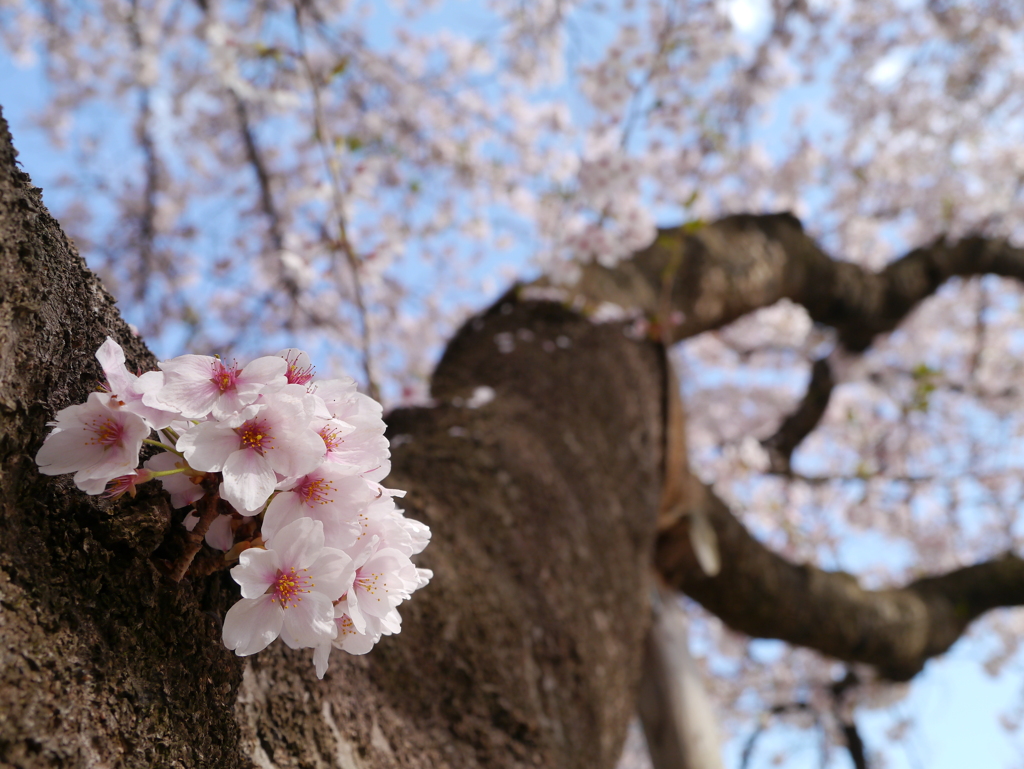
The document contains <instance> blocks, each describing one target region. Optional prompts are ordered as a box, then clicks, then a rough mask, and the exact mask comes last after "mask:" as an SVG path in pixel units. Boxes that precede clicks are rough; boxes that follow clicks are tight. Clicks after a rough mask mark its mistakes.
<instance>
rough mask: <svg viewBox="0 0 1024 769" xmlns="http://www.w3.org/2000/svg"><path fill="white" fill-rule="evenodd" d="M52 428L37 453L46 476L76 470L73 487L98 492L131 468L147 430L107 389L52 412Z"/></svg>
mask: <svg viewBox="0 0 1024 769" xmlns="http://www.w3.org/2000/svg"><path fill="white" fill-rule="evenodd" d="M51 424H53V425H54V430H53V432H52V433H50V434H49V435H48V436H47V437H46V442H45V443H43V446H42V448H40V449H39V452H38V453H37V454H36V464H37V465H39V472H41V473H44V474H45V475H61V474H63V473H75V485H76V486H78V487H79V488H80V489H82V490H83V491H86V492H87V493H90V494H99V493H101V492H102V491H103V489H104V488H105V487H106V484H107V482H108V481H111V480H113V479H114V478H117V477H119V476H122V475H128V474H129V473H132V472H134V471H135V468H136V467H138V465H139V450H140V449H141V448H142V441H143V439H144V438H145V437H146V436H147V435H149V433H150V428H149V426H148V425H147V424H146V422H145V421H144V420H143V419H142V417H140V416H139V415H138V414H135V413H133V412H131V411H129V410H127V409H125V408H122V407H121V406H120V404H119V403H118V401H117V400H115V399H114V398H113V396H111V395H109V394H107V393H92V394H90V395H89V399H88V400H87V401H86V402H85V403H83V404H80V405H76V406H68V407H67V408H65V409H61V410H60V411H58V412H57V420H56V422H53V423H51Z"/></svg>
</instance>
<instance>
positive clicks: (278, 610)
mask: <svg viewBox="0 0 1024 769" xmlns="http://www.w3.org/2000/svg"><path fill="white" fill-rule="evenodd" d="M238 561H239V563H238V566H236V567H235V568H233V569H232V570H231V576H232V577H233V578H234V580H235V581H236V582H237V583H238V584H239V585H241V587H242V599H241V600H240V601H239V602H238V603H236V604H235V605H234V606H232V607H231V608H230V609H229V610H228V613H227V615H226V616H225V617H224V631H223V638H224V645H225V646H227V647H228V648H229V649H232V650H234V652H235V654H237V655H239V656H240V657H244V656H247V655H249V654H255V653H256V652H258V651H261V650H262V649H265V648H266V647H267V645H268V644H270V643H271V642H272V641H273V640H274V639H276V638H277V637H278V636H280V635H282V634H285V635H286V637H287V639H288V641H289V644H290V645H297V646H308V647H316V646H319V645H320V644H321V643H323V642H324V641H327V642H328V643H329V642H330V641H331V640H333V639H334V638H335V636H337V632H338V631H337V627H336V625H335V623H334V603H333V602H334V601H335V600H337V599H338V598H339V597H340V596H341V594H342V593H344V592H345V591H346V590H347V589H348V588H349V586H350V585H351V584H352V577H353V568H352V559H351V558H349V557H348V556H347V555H346V554H345V553H344V552H342V551H341V550H336V549H334V548H330V547H324V534H323V525H322V524H321V523H320V522H319V521H313V520H311V519H309V518H301V519H299V520H297V521H294V522H293V523H291V524H289V525H288V526H285V527H284V528H283V529H281V531H279V532H278V534H277V540H276V542H275V547H273V548H270V549H267V550H261V549H258V548H252V549H249V550H245V551H244V552H242V554H241V555H240V556H239V559H238Z"/></svg>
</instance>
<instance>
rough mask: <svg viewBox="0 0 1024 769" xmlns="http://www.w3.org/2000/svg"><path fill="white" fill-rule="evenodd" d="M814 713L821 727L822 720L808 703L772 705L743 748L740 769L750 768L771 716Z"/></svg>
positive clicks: (816, 721) (762, 716)
mask: <svg viewBox="0 0 1024 769" xmlns="http://www.w3.org/2000/svg"><path fill="white" fill-rule="evenodd" d="M807 712H810V713H814V722H815V724H819V725H820V718H819V716H818V714H817V713H816V712H815V711H814V709H813V708H812V707H811V706H810V705H809V704H808V703H806V702H785V703H782V704H779V705H772V707H770V708H769V709H768V710H767V711H766V712H765V713H763V714H762V715H761V720H760V722H759V723H758V725H757V728H756V729H754V731H753V732H752V733H751V735H750V737H748V738H747V744H746V745H744V746H743V753H742V755H741V756H740V769H747V767H749V766H750V759H752V758H753V757H754V748H755V747H756V745H757V741H758V739H759V738H760V737H761V735H762V734H764V732H765V730H766V729H767V728H768V725H769V721H770V718H771V716H781V715H785V714H786V713H807Z"/></svg>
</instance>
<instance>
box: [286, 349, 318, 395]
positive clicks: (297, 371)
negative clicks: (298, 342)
mask: <svg viewBox="0 0 1024 769" xmlns="http://www.w3.org/2000/svg"><path fill="white" fill-rule="evenodd" d="M277 357H279V358H284V359H285V361H286V362H287V363H288V370H287V371H285V373H284V375H285V378H286V379H287V380H288V384H298V385H303V386H305V385H308V384H309V382H310V380H312V379H313V374H314V373H315V371H316V370H315V369H314V368H313V364H312V362H310V360H309V355H307V354H306V353H305V352H303V351H302V350H297V349H296V348H294V347H289V348H287V349H285V350H281V351H280V352H278V353H277Z"/></svg>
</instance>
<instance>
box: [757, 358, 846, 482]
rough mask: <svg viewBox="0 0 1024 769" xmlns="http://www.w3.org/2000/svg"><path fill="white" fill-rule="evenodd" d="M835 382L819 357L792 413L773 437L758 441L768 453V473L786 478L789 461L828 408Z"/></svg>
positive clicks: (825, 361) (827, 364)
mask: <svg viewBox="0 0 1024 769" xmlns="http://www.w3.org/2000/svg"><path fill="white" fill-rule="evenodd" d="M833 387H835V380H834V379H833V378H832V367H831V366H830V365H829V362H828V359H827V358H821V359H819V360H816V361H815V362H814V365H813V366H812V367H811V379H810V381H809V382H808V383H807V392H806V393H805V394H804V397H803V400H802V401H800V405H799V406H797V407H796V410H795V411H794V412H793V413H792V414H790V415H789V416H788V417H786V419H785V421H784V422H783V423H782V424H781V425H780V426H779V429H778V431H777V432H776V433H775V435H773V436H771V437H770V438H767V439H765V440H764V441H762V445H763V446H764V447H765V449H766V450H767V452H768V459H769V462H770V467H771V471H772V472H773V473H781V474H783V475H789V473H790V464H789V463H790V459H791V458H792V456H793V452H794V451H795V450H796V447H797V446H799V445H800V443H801V441H803V439H804V438H806V437H807V436H808V435H810V433H811V431H812V430H814V428H815V427H817V426H818V422H819V421H821V417H822V416H823V415H824V414H825V409H827V408H828V401H829V398H831V397H832V388H833Z"/></svg>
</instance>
